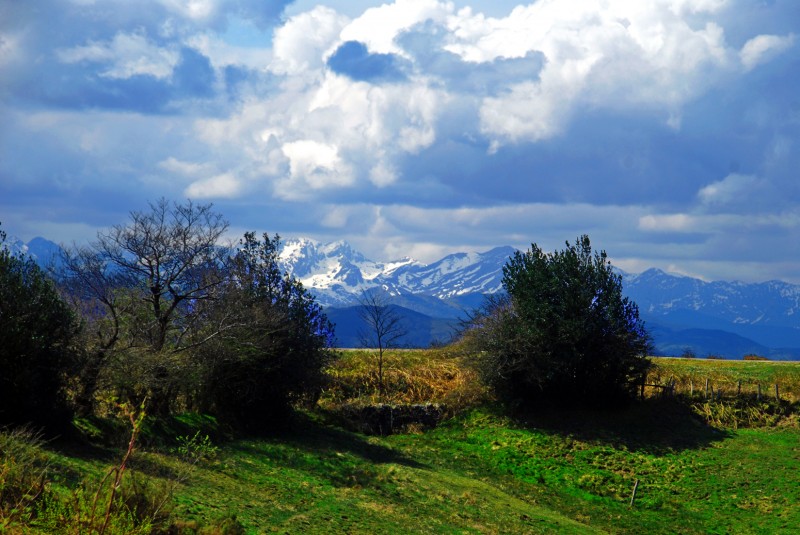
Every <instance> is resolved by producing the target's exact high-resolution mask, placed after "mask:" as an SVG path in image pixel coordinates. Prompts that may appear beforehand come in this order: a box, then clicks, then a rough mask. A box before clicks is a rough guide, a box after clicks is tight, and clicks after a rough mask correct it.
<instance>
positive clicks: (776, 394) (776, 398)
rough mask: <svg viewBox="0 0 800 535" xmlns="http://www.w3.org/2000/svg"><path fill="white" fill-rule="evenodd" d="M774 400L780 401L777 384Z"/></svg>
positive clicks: (776, 384) (776, 385)
mask: <svg viewBox="0 0 800 535" xmlns="http://www.w3.org/2000/svg"><path fill="white" fill-rule="evenodd" d="M775 400H776V401H780V400H781V395H780V393H779V392H778V383H775Z"/></svg>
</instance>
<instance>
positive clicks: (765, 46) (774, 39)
mask: <svg viewBox="0 0 800 535" xmlns="http://www.w3.org/2000/svg"><path fill="white" fill-rule="evenodd" d="M793 45H794V34H789V35H784V36H780V35H759V36H757V37H753V38H752V39H750V40H749V41H747V42H746V43H745V44H744V46H743V47H742V50H741V51H740V52H739V58H740V59H741V61H742V65H744V68H745V70H748V71H749V70H751V69H753V68H754V67H756V66H757V65H760V64H761V63H764V62H765V61H767V60H769V59H771V58H772V57H774V56H776V55H778V54H780V53H781V52H783V51H785V50H787V49H788V48H790V47H791V46H793Z"/></svg>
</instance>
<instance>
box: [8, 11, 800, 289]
mask: <svg viewBox="0 0 800 535" xmlns="http://www.w3.org/2000/svg"><path fill="white" fill-rule="evenodd" d="M799 34H800V2H798V1H797V0H648V1H647V2H642V1H640V0H596V1H588V0H538V1H535V2H530V3H518V2H513V1H506V0H491V1H490V0H458V1H455V2H446V1H437V0H395V1H389V0H387V1H386V3H382V2H381V1H380V0H376V1H372V0H329V1H327V2H326V1H324V0H322V1H321V2H317V1H314V0H298V1H296V2H291V1H286V0H137V1H135V2H134V1H129V0H36V1H19V0H0V222H2V227H0V228H2V229H4V230H5V231H6V232H7V233H8V234H10V235H13V236H17V237H19V238H22V239H23V240H25V241H27V240H30V239H31V238H33V237H35V236H43V237H46V238H48V239H51V240H53V241H56V242H60V243H65V244H70V243H73V242H75V243H83V242H86V241H89V240H91V239H93V238H94V237H95V236H96V234H97V232H98V231H102V230H103V229H106V228H108V227H110V226H111V225H115V224H122V223H125V222H126V221H127V220H128V217H129V214H130V212H131V211H141V210H146V209H147V207H148V202H152V201H156V200H158V199H160V198H162V197H163V198H167V199H171V200H176V201H178V202H183V201H185V200H187V199H191V200H192V201H193V202H199V203H213V205H214V207H215V209H216V210H218V211H219V212H221V213H222V214H224V215H225V217H226V218H227V219H228V220H229V222H230V225H231V226H230V237H231V238H235V237H236V236H241V234H242V233H243V232H245V231H248V230H253V231H256V232H264V231H266V232H269V233H270V234H272V233H276V232H277V233H279V234H280V235H281V236H282V237H283V238H293V237H309V238H312V239H316V240H319V241H333V240H346V241H348V242H350V243H351V244H352V245H353V246H354V247H355V248H356V249H358V250H360V251H361V252H363V253H364V254H366V255H367V256H368V257H370V258H372V259H374V260H379V261H380V260H383V261H388V260H392V259H396V258H400V257H404V256H411V257H414V258H416V259H418V260H420V261H423V262H432V261H435V260H437V259H439V258H441V257H442V256H444V255H446V254H449V253H452V252H456V251H486V250H489V249H491V248H493V247H496V246H501V245H512V246H515V247H518V248H520V249H527V248H528V247H529V246H530V244H531V243H536V244H538V245H539V246H540V247H542V248H543V249H544V250H547V251H552V250H556V249H562V248H563V247H564V244H565V242H566V241H570V242H573V241H574V240H575V239H576V238H577V237H578V236H580V235H583V234H588V235H589V236H590V238H591V241H592V244H593V246H594V247H595V248H597V249H604V250H606V251H607V252H608V255H609V257H610V258H611V260H612V262H613V263H614V265H616V266H618V267H620V268H622V269H624V270H626V271H630V272H640V271H643V270H645V269H647V268H650V267H657V268H660V269H663V270H666V271H670V272H674V273H680V274H686V275H691V276H695V277H700V278H703V279H706V280H742V281H747V282H758V281H766V280H771V279H780V280H784V281H788V282H793V283H798V284H800V180H799V179H800V172H799V170H800V150H798V149H799V148H800V147H799V146H798V145H800V35H799Z"/></svg>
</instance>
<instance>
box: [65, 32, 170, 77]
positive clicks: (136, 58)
mask: <svg viewBox="0 0 800 535" xmlns="http://www.w3.org/2000/svg"><path fill="white" fill-rule="evenodd" d="M57 56H58V58H59V60H60V61H61V62H63V63H81V62H92V63H105V64H110V66H109V67H108V68H107V69H106V70H105V71H103V72H101V73H100V75H101V76H105V77H108V78H130V77H132V76H136V75H150V76H154V77H156V78H167V77H169V76H171V75H172V70H173V69H174V67H175V65H177V63H178V60H179V59H180V55H179V54H178V52H177V51H176V50H172V49H167V48H162V47H159V46H157V45H155V44H153V43H151V42H150V41H149V40H148V39H147V36H145V35H144V34H143V33H141V32H134V33H123V32H119V33H117V34H116V35H115V36H114V38H113V39H112V40H111V41H108V42H94V41H90V42H89V44H87V45H83V46H76V47H73V48H67V49H62V50H59V51H57Z"/></svg>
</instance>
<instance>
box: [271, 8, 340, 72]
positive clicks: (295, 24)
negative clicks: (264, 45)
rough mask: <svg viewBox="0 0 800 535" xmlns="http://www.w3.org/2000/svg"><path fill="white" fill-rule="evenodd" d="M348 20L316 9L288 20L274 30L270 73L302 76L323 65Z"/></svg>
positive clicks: (330, 12) (326, 9) (327, 11)
mask: <svg viewBox="0 0 800 535" xmlns="http://www.w3.org/2000/svg"><path fill="white" fill-rule="evenodd" d="M347 22H348V19H347V18H346V17H344V16H342V15H339V14H338V13H336V12H335V11H334V10H332V9H330V8H328V7H324V6H317V7H315V8H314V9H312V10H311V11H308V12H306V13H300V14H299V15H295V16H293V17H291V18H290V19H289V20H288V21H287V22H286V24H284V25H283V26H281V27H280V28H278V29H277V30H275V36H274V38H273V52H274V58H273V61H272V64H271V65H270V70H271V71H273V72H275V73H279V74H288V75H302V74H303V73H306V72H307V71H309V70H319V69H321V68H322V67H324V65H325V54H326V52H327V51H328V49H329V48H330V47H331V46H332V45H333V44H334V43H336V42H337V40H338V38H339V33H340V32H341V31H342V28H344V26H345V25H346V24H347Z"/></svg>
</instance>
